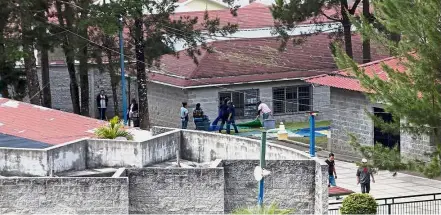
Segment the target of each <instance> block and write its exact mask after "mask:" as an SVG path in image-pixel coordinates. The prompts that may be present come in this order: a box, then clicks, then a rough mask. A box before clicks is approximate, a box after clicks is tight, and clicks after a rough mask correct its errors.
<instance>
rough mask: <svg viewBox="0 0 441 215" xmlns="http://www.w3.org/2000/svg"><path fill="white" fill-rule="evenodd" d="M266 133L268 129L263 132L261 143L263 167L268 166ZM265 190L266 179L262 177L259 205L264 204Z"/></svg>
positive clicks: (261, 163)
mask: <svg viewBox="0 0 441 215" xmlns="http://www.w3.org/2000/svg"><path fill="white" fill-rule="evenodd" d="M266 133H267V131H263V132H262V139H261V145H260V167H261V168H262V169H265V166H266V162H265V154H266ZM263 192H264V179H263V177H262V180H260V182H259V196H258V199H257V202H258V204H259V207H262V206H263Z"/></svg>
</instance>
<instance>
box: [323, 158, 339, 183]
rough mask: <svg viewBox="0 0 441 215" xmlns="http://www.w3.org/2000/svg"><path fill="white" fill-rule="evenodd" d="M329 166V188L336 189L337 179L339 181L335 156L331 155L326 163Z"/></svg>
mask: <svg viewBox="0 0 441 215" xmlns="http://www.w3.org/2000/svg"><path fill="white" fill-rule="evenodd" d="M325 162H326V163H327V164H328V173H329V183H328V187H331V186H333V187H335V186H337V184H336V183H335V179H337V172H336V171H335V161H334V154H333V153H329V158H328V159H326V161H325Z"/></svg>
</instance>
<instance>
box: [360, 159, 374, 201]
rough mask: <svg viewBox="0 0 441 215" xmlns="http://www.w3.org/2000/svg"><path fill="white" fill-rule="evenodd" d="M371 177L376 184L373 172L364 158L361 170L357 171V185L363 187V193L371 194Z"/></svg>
mask: <svg viewBox="0 0 441 215" xmlns="http://www.w3.org/2000/svg"><path fill="white" fill-rule="evenodd" d="M371 177H372V182H373V183H375V179H374V174H373V171H372V169H371V168H370V167H368V165H367V160H366V159H365V158H363V159H362V160H361V166H360V168H358V169H357V185H358V184H360V185H361V193H369V191H370V190H371Z"/></svg>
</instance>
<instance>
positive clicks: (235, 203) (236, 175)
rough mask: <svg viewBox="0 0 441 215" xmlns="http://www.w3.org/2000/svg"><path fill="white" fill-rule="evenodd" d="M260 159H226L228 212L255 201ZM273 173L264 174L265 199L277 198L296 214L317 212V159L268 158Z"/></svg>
mask: <svg viewBox="0 0 441 215" xmlns="http://www.w3.org/2000/svg"><path fill="white" fill-rule="evenodd" d="M258 165H259V161H257V160H226V161H223V167H224V171H225V182H226V183H225V212H226V213H229V212H232V211H233V210H235V209H238V208H248V207H253V206H255V205H256V201H257V194H258V193H257V192H258V189H257V187H258V182H257V181H256V180H255V179H254V176H253V172H254V168H255V167H256V166H258ZM266 169H268V170H269V171H271V175H269V176H267V177H266V178H265V194H264V195H265V196H264V203H265V204H271V203H272V202H276V203H278V204H279V206H280V207H281V208H285V209H294V211H293V213H294V214H314V204H315V200H314V197H315V161H314V160H303V161H301V160H292V161H288V160H283V161H271V160H270V161H267V163H266Z"/></svg>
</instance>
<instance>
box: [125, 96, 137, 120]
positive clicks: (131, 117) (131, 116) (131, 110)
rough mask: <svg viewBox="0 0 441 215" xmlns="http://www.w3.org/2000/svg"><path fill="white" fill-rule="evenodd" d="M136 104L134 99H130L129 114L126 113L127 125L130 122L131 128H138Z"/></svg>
mask: <svg viewBox="0 0 441 215" xmlns="http://www.w3.org/2000/svg"><path fill="white" fill-rule="evenodd" d="M138 108H139V107H138V103H137V102H136V99H134V98H133V99H132V102H131V103H130V108H129V112H128V113H127V115H128V118H129V125H130V121H131V122H132V123H133V127H139V112H138Z"/></svg>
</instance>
